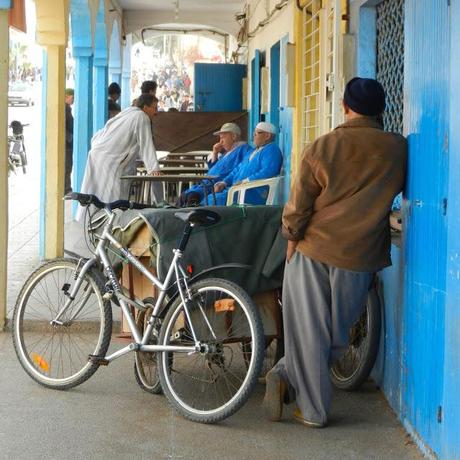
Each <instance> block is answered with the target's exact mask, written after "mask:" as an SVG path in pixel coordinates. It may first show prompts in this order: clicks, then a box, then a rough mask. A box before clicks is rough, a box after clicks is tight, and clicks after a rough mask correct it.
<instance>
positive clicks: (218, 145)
mask: <svg viewBox="0 0 460 460" xmlns="http://www.w3.org/2000/svg"><path fill="white" fill-rule="evenodd" d="M223 148H224V144H222V142H221V141H219V142H216V143H215V144H214V145H213V146H212V154H211V155H210V156H211V158H210V159H209V161H210V162H211V163H215V162H216V161H217V156H218V155H219V153H220V152H222V149H223Z"/></svg>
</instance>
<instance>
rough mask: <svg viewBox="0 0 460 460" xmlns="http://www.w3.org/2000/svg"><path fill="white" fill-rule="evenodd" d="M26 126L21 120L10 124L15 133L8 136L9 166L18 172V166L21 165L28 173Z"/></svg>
mask: <svg viewBox="0 0 460 460" xmlns="http://www.w3.org/2000/svg"><path fill="white" fill-rule="evenodd" d="M24 126H28V125H23V124H22V123H21V122H20V121H17V120H14V121H12V122H11V124H10V125H9V128H10V129H11V130H12V131H13V134H12V135H11V136H10V135H9V136H8V168H9V171H13V172H14V173H15V174H16V168H19V167H21V168H22V172H23V174H25V173H26V166H27V155H26V148H25V146H24V134H23V132H24Z"/></svg>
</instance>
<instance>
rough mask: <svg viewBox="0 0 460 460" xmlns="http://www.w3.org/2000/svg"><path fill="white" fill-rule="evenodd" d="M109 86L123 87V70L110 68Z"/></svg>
mask: <svg viewBox="0 0 460 460" xmlns="http://www.w3.org/2000/svg"><path fill="white" fill-rule="evenodd" d="M109 75H110V77H109V84H110V83H118V84H119V85H120V86H121V69H120V68H118V69H113V68H109Z"/></svg>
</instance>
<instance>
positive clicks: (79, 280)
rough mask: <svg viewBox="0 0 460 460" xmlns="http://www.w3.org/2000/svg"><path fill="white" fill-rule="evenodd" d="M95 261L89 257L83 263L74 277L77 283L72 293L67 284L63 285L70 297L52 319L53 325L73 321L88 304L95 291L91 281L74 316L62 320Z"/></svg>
mask: <svg viewBox="0 0 460 460" xmlns="http://www.w3.org/2000/svg"><path fill="white" fill-rule="evenodd" d="M94 263H95V260H94V259H89V260H88V261H87V262H85V264H84V265H83V267H82V268H81V270H80V271H77V272H76V273H75V277H74V278H75V284H74V285H73V288H72V290H71V292H70V293H69V292H68V291H67V290H66V285H64V286H63V287H62V289H63V290H64V293H65V295H66V296H67V297H68V299H67V301H66V303H65V304H64V306H63V307H62V309H61V310H60V311H59V312H58V314H57V315H56V317H55V318H54V319H53V320H51V321H50V324H51V325H52V326H64V325H67V324H70V323H72V321H73V320H74V319H75V318H76V317H77V315H78V314H79V313H80V312H81V310H82V309H83V308H84V306H85V305H86V302H88V300H89V298H90V297H91V294H92V293H93V292H94V291H93V288H92V287H91V286H90V283H88V285H87V286H86V287H85V289H84V290H85V291H87V292H86V294H85V296H84V297H83V300H82V302H81V304H80V306H79V307H78V308H77V310H76V311H75V312H74V313H73V314H72V316H71V317H70V318H69V319H68V320H67V321H65V322H63V321H61V318H62V316H63V315H64V313H65V312H66V311H67V310H68V309H69V307H70V305H71V304H72V302H73V301H74V300H75V296H76V295H77V292H78V291H79V289H80V287H81V285H82V283H83V279H84V276H85V274H86V273H87V272H88V270H89V269H90V268H91V267H92V266H93V265H94ZM79 265H80V264H79ZM79 265H78V266H79ZM78 266H77V270H78Z"/></svg>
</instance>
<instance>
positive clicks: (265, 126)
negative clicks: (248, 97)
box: [256, 121, 276, 134]
mask: <svg viewBox="0 0 460 460" xmlns="http://www.w3.org/2000/svg"><path fill="white" fill-rule="evenodd" d="M256 129H257V130H259V131H263V132H264V133H270V134H276V128H275V125H272V124H271V123H268V122H266V121H261V122H260V123H257V125H256Z"/></svg>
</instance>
